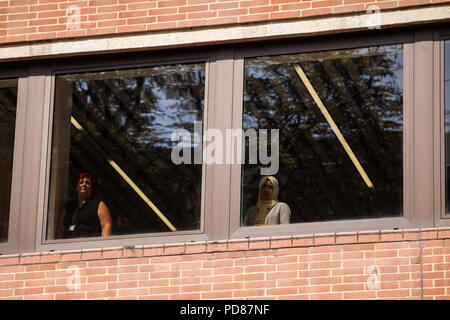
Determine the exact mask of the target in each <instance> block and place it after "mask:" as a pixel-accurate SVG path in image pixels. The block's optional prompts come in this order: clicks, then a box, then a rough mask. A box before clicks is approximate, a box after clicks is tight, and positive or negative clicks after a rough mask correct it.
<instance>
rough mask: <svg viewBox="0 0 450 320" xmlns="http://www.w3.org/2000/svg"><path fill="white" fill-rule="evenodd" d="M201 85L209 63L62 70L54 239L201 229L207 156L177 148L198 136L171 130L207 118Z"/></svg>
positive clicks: (52, 203) (50, 232)
mask: <svg viewBox="0 0 450 320" xmlns="http://www.w3.org/2000/svg"><path fill="white" fill-rule="evenodd" d="M204 91H205V68H204V64H203V63H198V64H177V65H168V66H157V67H151V68H141V69H130V70H116V71H107V72H95V73H80V74H67V75H60V76H57V77H56V95H55V111H54V124H53V146H52V159H51V176H50V193H49V197H50V200H49V209H48V210H49V213H48V222H47V238H48V239H54V238H69V237H88V236H100V235H102V236H107V235H124V234H137V233H155V232H174V231H182V230H197V229H199V228H200V197H201V181H202V167H201V163H200V164H197V163H194V162H193V161H192V162H191V163H181V164H179V165H177V164H175V163H174V161H172V150H173V149H174V147H175V146H176V145H177V144H180V143H181V142H182V143H183V144H184V147H185V149H183V152H186V153H188V152H190V150H191V149H192V150H194V149H196V148H200V149H201V143H200V145H199V144H198V143H194V142H191V140H190V139H188V138H186V139H185V138H183V139H182V141H181V142H180V141H179V140H176V139H173V137H172V134H173V133H174V132H175V131H176V130H179V129H184V130H185V132H193V130H194V126H195V125H194V123H195V122H197V123H200V125H201V123H202V121H203V108H204ZM192 141H195V140H192ZM193 153H194V152H192V154H193ZM86 172H87V173H89V174H90V175H87V176H86V175H83V176H81V179H80V174H82V173H86ZM92 191H93V192H92ZM110 230H111V231H110Z"/></svg>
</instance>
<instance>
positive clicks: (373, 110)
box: [243, 45, 403, 222]
mask: <svg viewBox="0 0 450 320" xmlns="http://www.w3.org/2000/svg"><path fill="white" fill-rule="evenodd" d="M293 63H299V64H300V65H301V67H302V69H303V70H304V72H305V74H306V75H307V76H308V78H309V80H310V82H311V84H312V86H313V87H314V90H315V91H316V92H317V93H318V95H319V97H320V98H321V100H322V102H323V104H324V105H325V107H326V108H327V110H328V112H329V113H330V115H331V116H332V118H333V119H334V121H335V122H336V124H337V126H338V127H339V130H340V131H341V133H342V134H343V136H344V137H345V139H346V140H347V142H348V144H349V146H350V147H351V148H352V150H353V152H354V154H355V155H356V157H357V158H358V160H359V162H360V163H361V165H362V167H363V168H364V170H365V172H366V173H367V175H368V176H369V177H370V179H371V180H372V182H373V184H374V185H375V190H371V189H369V188H368V187H367V186H366V185H365V183H364V181H363V179H362V178H361V176H360V175H359V173H358V171H357V170H356V169H355V167H354V165H353V163H352V162H351V160H350V158H349V156H348V155H347V154H346V152H345V151H344V149H343V147H342V145H341V144H340V143H339V141H338V139H337V138H336V136H335V134H334V132H333V130H332V129H331V127H330V125H329V124H328V122H327V121H326V119H325V117H324V116H323V115H322V113H321V112H320V110H319V108H318V107H317V105H316V103H315V102H314V100H313V99H312V97H311V95H310V94H309V92H308V91H307V90H306V87H305V86H304V84H303V83H302V81H301V79H300V78H299V77H298V75H297V74H296V72H295V70H294V68H293V66H292V64H293ZM402 70H403V55H402V46H401V45H392V46H382V47H373V48H362V49H353V50H339V51H328V52H318V53H308V54H299V55H290V56H279V57H270V58H267V57H266V58H265V57H263V58H255V59H248V60H246V68H245V81H246V82H245V92H244V121H243V126H244V128H255V129H258V128H259V129H262V128H265V129H271V128H279V129H280V170H279V173H278V175H277V178H278V179H279V181H280V198H281V201H285V202H287V203H288V204H289V205H290V206H291V209H292V211H293V216H292V221H293V222H302V221H320V220H329V219H351V218H370V217H387V216H396V215H399V214H402V199H403V191H402V181H403V169H402V168H403V166H402V131H403V105H402V95H403V93H402V91H403V83H402V76H403V74H402ZM254 167H255V166H251V165H246V166H245V168H244V177H243V179H244V180H243V181H244V186H243V191H244V193H243V194H244V195H243V196H244V199H243V201H244V202H243V210H244V212H245V210H246V208H248V207H249V206H250V205H252V204H254V203H255V202H256V197H257V189H256V185H257V183H258V181H259V176H258V172H259V170H254Z"/></svg>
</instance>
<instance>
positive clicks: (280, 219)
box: [244, 176, 291, 226]
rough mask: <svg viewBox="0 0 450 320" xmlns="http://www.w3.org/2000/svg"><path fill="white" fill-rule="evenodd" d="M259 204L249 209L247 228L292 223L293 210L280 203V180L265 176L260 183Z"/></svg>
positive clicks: (245, 221) (246, 217)
mask: <svg viewBox="0 0 450 320" xmlns="http://www.w3.org/2000/svg"><path fill="white" fill-rule="evenodd" d="M258 189H259V193H258V202H257V203H256V206H252V207H250V208H249V209H248V211H247V213H246V214H245V217H244V225H245V226H255V225H267V224H285V223H290V220H291V209H290V208H289V206H288V205H287V204H286V203H284V202H279V201H278V192H279V187H278V180H277V179H275V178H274V177H272V176H265V177H263V178H262V179H261V181H260V182H259V188H258Z"/></svg>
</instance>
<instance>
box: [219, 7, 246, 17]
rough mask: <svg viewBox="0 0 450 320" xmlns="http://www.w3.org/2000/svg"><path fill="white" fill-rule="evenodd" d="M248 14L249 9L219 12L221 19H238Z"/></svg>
mask: <svg viewBox="0 0 450 320" xmlns="http://www.w3.org/2000/svg"><path fill="white" fill-rule="evenodd" d="M246 14H248V9H230V10H221V11H219V12H218V16H219V17H236V16H241V15H246Z"/></svg>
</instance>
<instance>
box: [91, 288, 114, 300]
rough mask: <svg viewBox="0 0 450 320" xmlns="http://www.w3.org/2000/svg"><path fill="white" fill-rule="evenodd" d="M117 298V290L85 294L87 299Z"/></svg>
mask: <svg viewBox="0 0 450 320" xmlns="http://www.w3.org/2000/svg"><path fill="white" fill-rule="evenodd" d="M116 296H117V290H102V291H94V292H87V293H86V298H87V299H104V298H115V297H116Z"/></svg>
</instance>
